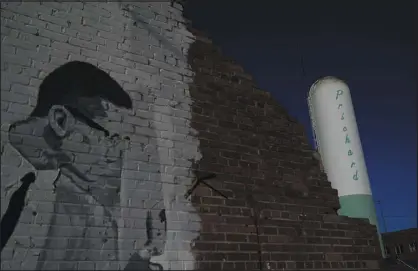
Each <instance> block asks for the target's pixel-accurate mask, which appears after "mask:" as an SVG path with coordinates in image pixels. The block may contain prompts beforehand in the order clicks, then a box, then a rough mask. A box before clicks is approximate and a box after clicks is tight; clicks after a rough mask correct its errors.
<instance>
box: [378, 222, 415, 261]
mask: <svg viewBox="0 0 418 271" xmlns="http://www.w3.org/2000/svg"><path fill="white" fill-rule="evenodd" d="M382 238H383V244H384V245H385V247H386V251H387V253H388V255H387V256H388V258H392V259H396V258H397V257H398V258H399V259H401V260H415V261H416V260H417V258H418V257H417V255H418V252H417V251H416V249H415V251H413V250H411V246H413V243H415V247H416V244H417V241H418V229H417V228H411V229H406V230H400V231H395V232H386V233H383V234H382ZM397 246H398V247H399V246H402V250H403V251H402V253H401V254H399V255H397V254H396V247H397ZM398 249H400V248H398Z"/></svg>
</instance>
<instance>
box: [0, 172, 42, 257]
mask: <svg viewBox="0 0 418 271" xmlns="http://www.w3.org/2000/svg"><path fill="white" fill-rule="evenodd" d="M35 178H36V177H35V174H34V173H33V172H30V173H28V174H26V175H25V176H23V178H22V179H21V180H20V182H21V183H22V184H21V185H20V187H19V189H17V190H16V191H15V192H13V194H12V196H11V197H10V202H9V205H8V206H7V210H6V212H5V214H4V216H3V217H2V219H1V223H0V229H1V237H0V238H1V239H0V242H1V248H0V252H1V251H3V248H4V246H5V245H6V244H7V242H8V241H9V238H10V237H11V236H12V234H13V231H14V230H15V228H16V225H17V222H18V221H19V218H20V215H21V214H22V211H23V208H24V206H25V198H26V194H27V193H28V190H29V186H30V184H31V183H33V182H35Z"/></svg>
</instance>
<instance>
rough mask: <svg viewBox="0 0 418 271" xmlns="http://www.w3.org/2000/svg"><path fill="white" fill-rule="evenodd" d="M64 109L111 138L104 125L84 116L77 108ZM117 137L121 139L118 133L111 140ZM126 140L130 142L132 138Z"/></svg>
mask: <svg viewBox="0 0 418 271" xmlns="http://www.w3.org/2000/svg"><path fill="white" fill-rule="evenodd" d="M64 108H65V109H67V110H68V111H69V112H70V113H71V114H72V115H73V116H74V118H76V119H78V120H80V121H82V122H84V123H85V124H87V125H88V126H90V127H91V128H94V129H96V130H99V131H102V132H103V133H104V134H105V136H106V137H109V136H110V132H109V130H107V129H106V128H104V127H103V126H102V125H100V124H98V123H97V122H95V121H94V120H92V119H91V118H89V117H88V116H86V115H85V114H83V113H82V112H81V111H80V110H79V109H77V108H76V107H74V106H72V105H68V104H67V105H64ZM115 137H119V134H117V133H115V134H113V135H112V136H110V139H113V138H115ZM124 139H126V140H129V139H130V138H129V137H128V136H125V137H124Z"/></svg>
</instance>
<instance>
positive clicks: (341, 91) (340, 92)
mask: <svg viewBox="0 0 418 271" xmlns="http://www.w3.org/2000/svg"><path fill="white" fill-rule="evenodd" d="M343 94H344V91H343V90H341V89H339V90H337V96H336V97H335V100H338V97H339V96H341V95H343Z"/></svg>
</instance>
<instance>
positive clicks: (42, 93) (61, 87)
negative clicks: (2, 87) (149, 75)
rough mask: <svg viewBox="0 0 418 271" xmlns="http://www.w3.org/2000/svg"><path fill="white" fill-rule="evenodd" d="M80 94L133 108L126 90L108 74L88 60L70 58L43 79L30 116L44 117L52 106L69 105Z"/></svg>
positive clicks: (79, 96)
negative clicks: (71, 59)
mask: <svg viewBox="0 0 418 271" xmlns="http://www.w3.org/2000/svg"><path fill="white" fill-rule="evenodd" d="M81 97H85V98H93V97H98V98H101V99H103V100H106V101H108V102H110V103H112V104H114V105H116V106H118V107H124V108H127V109H131V108H132V100H131V98H130V97H129V95H128V93H126V92H125V91H124V90H123V88H122V87H121V86H120V85H119V84H118V82H116V81H115V80H114V79H113V78H112V77H111V76H110V75H109V74H107V73H106V72H105V71H103V70H101V69H99V68H98V67H96V66H94V65H92V64H90V63H87V62H82V61H71V62H67V63H65V64H64V65H62V66H60V67H58V68H56V69H55V70H54V71H52V72H51V73H50V74H48V75H47V76H46V77H45V79H44V80H43V81H42V83H41V85H40V87H39V93H38V99H37V104H36V107H35V109H34V110H33V112H32V113H31V116H33V117H44V116H47V115H48V112H49V109H50V108H51V106H53V105H65V104H69V103H71V102H73V101H76V100H77V99H78V98H81Z"/></svg>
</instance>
